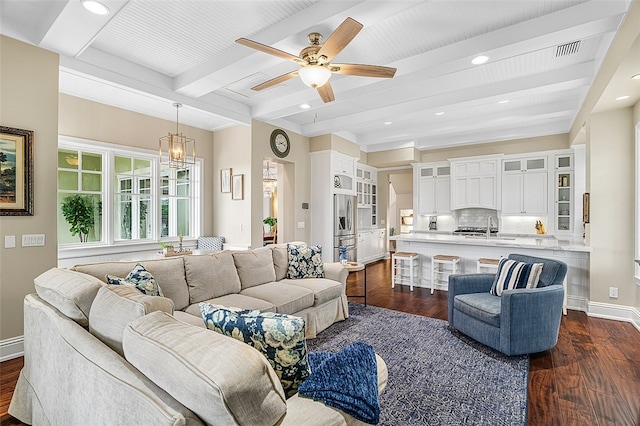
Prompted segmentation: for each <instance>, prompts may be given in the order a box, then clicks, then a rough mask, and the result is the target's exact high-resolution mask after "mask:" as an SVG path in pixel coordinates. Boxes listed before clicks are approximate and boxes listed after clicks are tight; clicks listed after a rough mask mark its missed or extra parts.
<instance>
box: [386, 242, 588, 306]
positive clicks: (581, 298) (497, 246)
mask: <svg viewBox="0 0 640 426" xmlns="http://www.w3.org/2000/svg"><path fill="white" fill-rule="evenodd" d="M389 239H391V240H395V241H396V250H397V251H399V252H400V251H405V252H407V251H408V252H415V253H418V254H420V261H421V273H422V279H421V282H420V285H419V286H420V287H430V285H431V283H430V277H431V258H432V257H433V256H435V255H438V254H440V255H450V256H459V257H460V266H461V270H462V273H464V274H469V273H475V272H476V265H477V261H478V259H479V258H481V257H482V258H494V259H499V258H500V257H501V256H504V257H506V256H508V255H509V254H511V253H519V254H525V255H528V256H537V257H546V258H551V259H557V260H561V261H563V262H565V263H566V264H567V266H568V271H567V279H566V286H565V300H566V302H565V305H566V307H567V308H569V309H577V310H586V307H587V299H588V294H589V292H588V289H589V253H590V252H591V247H588V246H586V245H585V244H584V243H583V242H582V240H579V241H575V240H569V239H558V238H556V237H554V236H551V235H540V236H536V235H503V234H498V235H496V236H489V237H487V236H485V235H482V236H480V235H467V236H465V235H455V234H448V233H441V232H433V233H430V232H424V233H421V232H414V233H410V234H400V235H395V236H393V237H389ZM436 289H438V290H447V286H446V284H437V285H436Z"/></svg>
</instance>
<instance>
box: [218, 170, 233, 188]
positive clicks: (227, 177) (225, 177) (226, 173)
mask: <svg viewBox="0 0 640 426" xmlns="http://www.w3.org/2000/svg"><path fill="white" fill-rule="evenodd" d="M220 192H222V193H223V194H226V193H229V192H231V169H222V170H220Z"/></svg>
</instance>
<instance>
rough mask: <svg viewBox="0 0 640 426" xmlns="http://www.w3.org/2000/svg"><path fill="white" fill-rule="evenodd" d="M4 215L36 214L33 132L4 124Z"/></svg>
mask: <svg viewBox="0 0 640 426" xmlns="http://www.w3.org/2000/svg"><path fill="white" fill-rule="evenodd" d="M0 216H33V131H32V130H23V129H15V128H13V127H5V126H0Z"/></svg>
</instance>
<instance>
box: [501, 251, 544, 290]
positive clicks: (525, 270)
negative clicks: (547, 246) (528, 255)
mask: <svg viewBox="0 0 640 426" xmlns="http://www.w3.org/2000/svg"><path fill="white" fill-rule="evenodd" d="M543 265H544V264H543V263H525V262H518V261H516V260H511V259H507V258H504V257H503V258H501V259H500V263H498V272H497V274H496V278H495V279H494V280H493V285H492V286H491V290H490V291H489V293H491V294H493V295H494V296H502V292H503V291H504V290H514V289H516V288H536V287H537V286H538V281H539V280H540V274H541V273H542V266H543Z"/></svg>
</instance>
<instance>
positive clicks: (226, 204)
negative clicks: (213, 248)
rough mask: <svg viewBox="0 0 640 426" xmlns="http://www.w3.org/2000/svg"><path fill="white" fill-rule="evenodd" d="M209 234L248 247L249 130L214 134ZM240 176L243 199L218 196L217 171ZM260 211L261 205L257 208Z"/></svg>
mask: <svg viewBox="0 0 640 426" xmlns="http://www.w3.org/2000/svg"><path fill="white" fill-rule="evenodd" d="M213 146H214V150H213V167H212V173H213V175H214V185H213V204H214V206H215V212H216V213H215V215H214V219H213V222H214V226H213V233H214V234H215V235H219V236H221V237H224V239H225V243H227V244H230V245H234V246H244V247H249V246H250V245H251V185H250V183H251V180H250V176H251V155H252V153H251V127H249V126H234V127H230V128H228V129H224V130H220V131H217V132H215V135H214V138H213ZM222 169H231V173H233V174H242V175H244V199H242V200H232V199H231V194H229V193H224V194H223V193H221V192H220V170H222ZM260 208H262V203H261V204H260Z"/></svg>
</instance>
